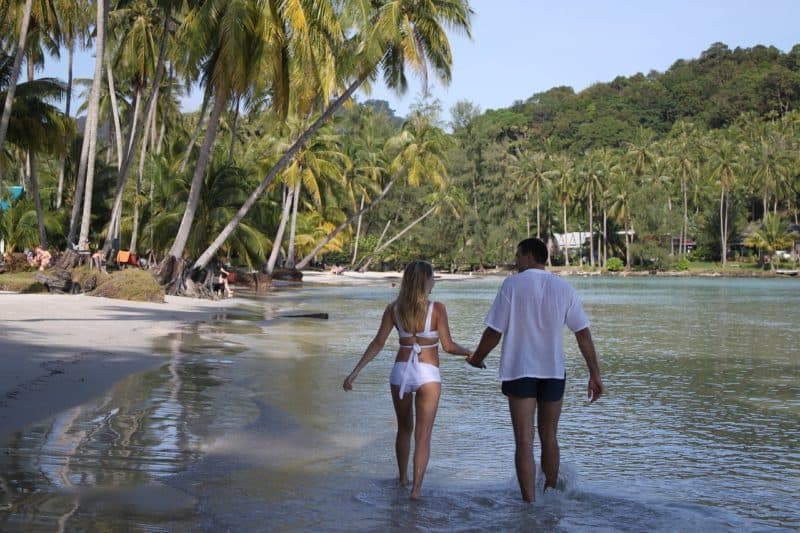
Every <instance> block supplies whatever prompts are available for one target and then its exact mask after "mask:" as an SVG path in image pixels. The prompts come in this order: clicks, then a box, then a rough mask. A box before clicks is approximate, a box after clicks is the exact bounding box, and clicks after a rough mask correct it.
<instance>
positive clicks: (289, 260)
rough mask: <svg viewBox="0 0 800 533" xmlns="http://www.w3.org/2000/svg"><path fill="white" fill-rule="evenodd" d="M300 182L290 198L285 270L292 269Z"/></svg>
mask: <svg viewBox="0 0 800 533" xmlns="http://www.w3.org/2000/svg"><path fill="white" fill-rule="evenodd" d="M301 185H302V182H301V181H300V180H298V181H297V183H296V184H295V186H294V198H292V219H291V220H292V222H291V224H290V225H289V240H288V241H287V243H286V263H285V264H284V266H285V267H286V268H294V248H295V246H294V238H295V235H296V234H297V205H298V203H299V199H300V187H301Z"/></svg>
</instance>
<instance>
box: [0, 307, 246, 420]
mask: <svg viewBox="0 0 800 533" xmlns="http://www.w3.org/2000/svg"><path fill="white" fill-rule="evenodd" d="M235 303H236V301H235V299H230V300H219V301H210V300H198V299H190V298H179V297H170V296H168V297H167V298H166V303H163V304H157V303H143V302H129V301H123V300H113V299H108V298H96V297H92V296H86V295H77V296H70V295H49V294H14V293H3V294H0V328H1V330H2V333H0V435H4V434H6V433H8V432H12V431H17V430H19V429H21V428H23V427H25V426H27V425H28V424H31V423H33V422H36V421H37V420H41V419H43V418H46V417H48V416H50V415H53V414H55V413H58V412H60V411H62V410H64V409H67V408H69V407H72V406H75V405H79V404H80V403H83V402H85V401H87V400H89V399H91V398H92V397H94V396H97V395H99V394H101V393H103V392H104V391H105V390H107V389H108V388H110V387H111V386H112V385H113V384H114V383H116V382H117V381H119V380H120V379H122V378H124V377H125V376H128V375H130V374H132V373H134V372H140V371H143V370H146V369H148V368H151V367H154V366H157V365H158V364H160V363H162V362H163V361H164V358H163V357H162V356H160V355H158V354H155V353H153V350H152V346H153V341H154V340H155V339H156V338H159V337H162V336H165V335H167V334H169V333H170V332H173V331H176V330H177V329H179V328H180V327H181V326H182V325H184V324H189V323H192V322H196V321H200V320H208V319H211V318H212V317H213V316H214V314H216V313H217V312H219V311H220V309H223V308H225V307H228V306H231V305H235Z"/></svg>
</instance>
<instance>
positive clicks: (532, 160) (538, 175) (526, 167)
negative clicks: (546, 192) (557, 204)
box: [511, 150, 555, 239]
mask: <svg viewBox="0 0 800 533" xmlns="http://www.w3.org/2000/svg"><path fill="white" fill-rule="evenodd" d="M515 159H516V160H515V162H514V165H513V166H512V169H511V173H512V175H514V176H516V177H517V179H518V181H519V184H520V186H521V187H523V188H524V190H525V195H526V202H525V205H526V206H527V204H528V202H527V198H528V194H529V193H530V192H532V193H533V195H534V197H535V198H536V237H537V238H539V239H541V238H542V222H541V213H540V206H541V202H542V189H543V188H545V189H546V188H547V187H549V186H550V184H551V181H550V180H551V178H552V177H554V176H555V173H554V172H553V171H548V170H547V162H548V157H547V154H546V153H544V152H533V153H530V152H529V151H527V150H525V151H520V150H517V154H516V158H515ZM526 216H527V213H526ZM527 233H528V237H530V236H531V229H530V223H528V228H527Z"/></svg>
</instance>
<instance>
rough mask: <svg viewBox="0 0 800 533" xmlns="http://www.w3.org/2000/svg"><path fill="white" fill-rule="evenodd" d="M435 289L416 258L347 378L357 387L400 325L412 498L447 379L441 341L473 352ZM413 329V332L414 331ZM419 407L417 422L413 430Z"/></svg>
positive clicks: (400, 413) (397, 380) (401, 438)
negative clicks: (459, 340) (456, 334)
mask: <svg viewBox="0 0 800 533" xmlns="http://www.w3.org/2000/svg"><path fill="white" fill-rule="evenodd" d="M431 289H433V267H432V266H431V264H430V263H427V262H425V261H414V262H412V263H411V264H409V265H408V266H407V267H406V269H405V272H404V273H403V281H402V282H401V284H400V293H399V295H398V296H397V300H395V301H394V302H392V303H390V304H389V305H387V306H386V309H385V310H384V312H383V318H382V319H381V325H380V328H379V329H378V333H376V334H375V338H374V339H372V342H370V343H369V346H367V349H366V351H365V352H364V355H362V356H361V359H360V360H359V361H358V364H356V366H355V368H354V369H353V371H352V372H351V373H350V375H349V376H347V379H345V380H344V385H343V387H344V390H352V388H353V382H354V381H355V380H356V377H358V374H359V372H361V369H362V368H364V367H365V366H366V365H367V363H369V362H370V361H372V359H374V358H375V356H376V355H377V354H378V352H380V351H381V349H382V348H383V345H384V344H385V343H386V338H387V337H388V336H389V333H391V331H392V328H397V333H398V336H399V338H400V339H399V340H400V346H399V347H398V350H397V357H396V358H395V363H394V367H393V368H392V373H391V376H390V377H389V383H390V386H391V390H392V402H393V403H394V411H395V414H396V415H397V437H396V438H395V452H396V454H397V466H398V468H399V469H400V484H401V485H403V486H405V485H407V484H408V472H407V471H408V457H409V453H410V450H411V433H412V431H413V432H414V477H413V482H412V486H411V498H412V499H414V500H416V499H419V497H420V491H421V488H422V478H423V477H424V476H425V469H426V468H427V466H428V458H429V457H430V450H431V432H432V430H433V421H434V419H435V418H436V410H437V409H438V407H439V396H440V395H441V392H442V382H441V377H440V375H439V345H440V343H441V346H442V348H443V349H444V350H445V351H446V352H448V353H452V354H455V355H464V356H470V355H471V352H470V351H469V350H467V349H466V348H462V347H461V346H459V345H458V344H456V343H455V342H454V341H453V339H452V338H451V337H450V326H449V325H448V323H447V309H446V308H445V306H444V304H443V303H441V302H433V301H430V300H429V299H428V295H429V294H430V292H431ZM410 332H413V333H410ZM414 408H416V418H417V427H416V430H414V416H415V413H414Z"/></svg>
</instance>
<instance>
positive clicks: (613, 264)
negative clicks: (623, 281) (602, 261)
mask: <svg viewBox="0 0 800 533" xmlns="http://www.w3.org/2000/svg"><path fill="white" fill-rule="evenodd" d="M606 268H607V269H608V271H609V272H619V271H621V270H623V269H624V268H625V263H623V261H622V259H620V258H619V257H612V258H611V259H609V260H608V264H607V265H606Z"/></svg>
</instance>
